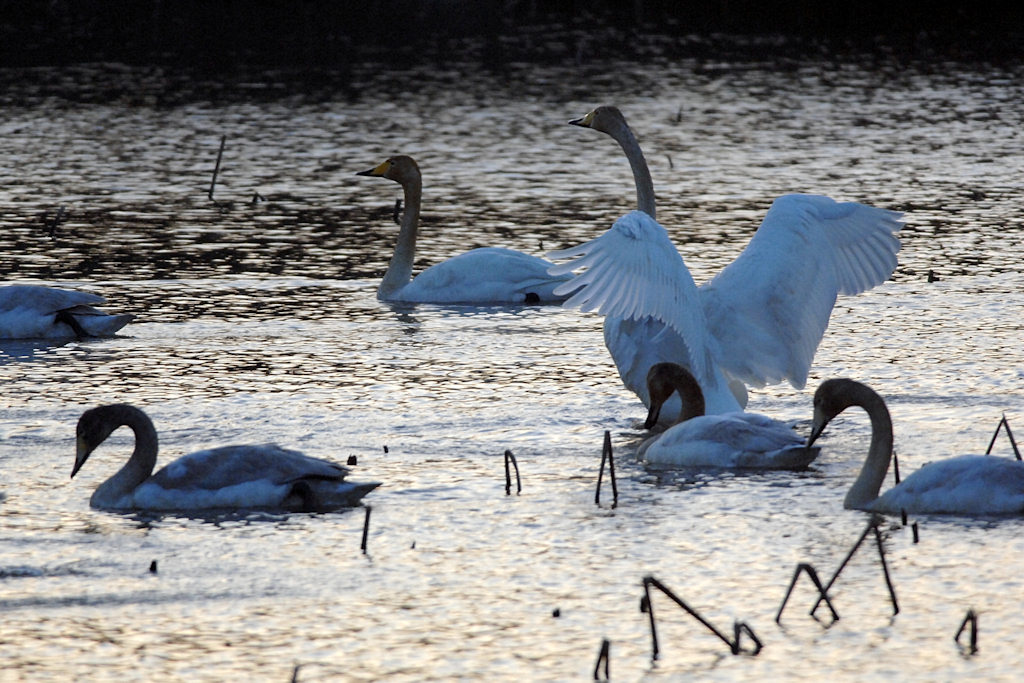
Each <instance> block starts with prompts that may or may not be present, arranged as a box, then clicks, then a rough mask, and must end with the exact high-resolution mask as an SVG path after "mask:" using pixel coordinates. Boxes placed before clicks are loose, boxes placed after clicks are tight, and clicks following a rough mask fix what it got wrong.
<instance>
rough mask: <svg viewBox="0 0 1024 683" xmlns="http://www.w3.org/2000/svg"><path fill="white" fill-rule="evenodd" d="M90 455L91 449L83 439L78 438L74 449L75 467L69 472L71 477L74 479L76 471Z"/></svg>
mask: <svg viewBox="0 0 1024 683" xmlns="http://www.w3.org/2000/svg"><path fill="white" fill-rule="evenodd" d="M90 453H92V448H90V447H89V444H88V442H86V440H85V438H84V437H81V436H80V437H78V440H77V441H76V448H75V466H74V468H72V470H71V477H72V478H74V476H75V475H76V474H78V470H80V469H82V465H84V464H85V461H86V460H88V459H89V454H90Z"/></svg>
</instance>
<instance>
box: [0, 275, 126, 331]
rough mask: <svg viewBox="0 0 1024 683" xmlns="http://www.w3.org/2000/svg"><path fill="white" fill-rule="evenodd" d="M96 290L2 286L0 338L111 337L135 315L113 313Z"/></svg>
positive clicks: (40, 286)
mask: <svg viewBox="0 0 1024 683" xmlns="http://www.w3.org/2000/svg"><path fill="white" fill-rule="evenodd" d="M104 302H105V299H104V298H103V297H101V296H99V295H97V294H91V293H89V292H81V291H77V290H73V289H59V288H57V287H44V286H42V285H7V286H5V287H0V339H75V338H78V339H83V338H86V337H110V336H113V335H114V334H115V333H116V332H117V331H118V330H120V329H121V328H122V327H124V326H125V325H127V324H128V323H129V322H130V321H131V320H132V319H133V318H134V317H135V316H133V315H130V314H127V313H122V314H117V315H111V314H107V313H104V312H103V311H101V310H99V309H98V308H96V306H98V305H100V304H102V303H104Z"/></svg>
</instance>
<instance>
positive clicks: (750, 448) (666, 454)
mask: <svg viewBox="0 0 1024 683" xmlns="http://www.w3.org/2000/svg"><path fill="white" fill-rule="evenodd" d="M647 385H648V393H649V394H650V397H651V407H650V410H649V412H648V413H647V422H646V423H645V424H644V426H645V427H646V428H647V429H650V428H652V427H654V426H655V425H656V424H657V422H658V413H659V411H660V410H661V407H662V405H664V403H665V401H666V400H667V399H668V397H669V396H671V395H672V394H674V393H678V394H679V395H680V396H681V397H682V402H683V409H682V412H681V413H680V415H679V419H678V421H677V422H676V424H674V425H673V426H671V427H669V428H668V429H667V430H665V431H664V432H662V433H661V434H657V435H655V436H653V437H651V438H650V439H648V440H646V441H644V443H643V444H641V445H640V448H639V449H638V451H637V455H638V456H640V457H641V458H643V459H644V460H645V461H647V462H648V463H651V464H655V465H667V466H674V467H717V468H723V469H726V468H728V469H742V468H749V469H785V470H791V469H803V468H805V467H807V466H808V465H809V464H810V463H811V462H812V461H813V460H814V459H815V458H816V457H818V453H819V452H820V450H821V449H820V448H818V447H817V446H815V447H813V448H810V447H808V446H807V445H806V444H805V442H804V440H803V439H802V438H801V437H800V435H799V434H797V433H796V432H795V431H793V429H792V427H790V425H787V424H786V423H784V422H781V421H779V420H773V419H772V418H770V417H766V416H764V415H758V414H757V413H744V412H738V413H724V414H721V415H705V414H704V395H703V393H702V392H701V389H700V385H699V384H698V383H697V380H696V379H695V378H694V376H693V374H692V373H690V371H689V370H687V369H686V368H684V367H683V366H681V365H679V364H677V363H658V364H656V365H654V366H653V367H651V369H650V371H649V372H648V373H647Z"/></svg>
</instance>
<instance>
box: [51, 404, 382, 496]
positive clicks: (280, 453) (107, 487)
mask: <svg viewBox="0 0 1024 683" xmlns="http://www.w3.org/2000/svg"><path fill="white" fill-rule="evenodd" d="M122 425H126V426H128V427H130V428H131V429H132V431H133V432H135V450H134V451H133V452H132V455H131V458H130V459H129V460H128V462H127V464H125V465H124V467H122V468H121V469H120V470H118V472H117V473H116V474H114V475H113V476H112V477H110V478H109V479H107V480H106V481H105V482H103V483H102V484H100V485H99V486H98V487H96V491H95V492H93V494H92V497H91V498H90V499H89V504H90V505H91V506H92V507H94V508H102V509H111V510H154V511H195V510H238V509H246V510H248V509H258V510H284V511H326V510H332V509H336V508H341V507H348V506H352V505H356V504H357V503H358V502H359V500H360V499H361V498H362V497H363V496H364V495H366V494H367V493H369V492H370V491H372V490H373V489H375V488H376V487H377V486H379V485H380V484H379V483H377V482H372V483H367V484H360V483H355V482H348V481H345V476H346V475H347V474H348V469H347V468H345V467H342V466H341V465H338V464H336V463H333V462H330V461H328V460H321V459H319V458H312V457H309V456H307V455H303V454H302V453H299V452H298V451H290V450H285V449H284V448H279V447H278V446H275V445H272V444H263V445H258V446H251V445H247V446H224V447H221V448H212V449H209V450H202V451H196V452H195V453H190V454H188V455H184V456H182V457H180V458H178V459H177V460H175V461H173V462H172V463H170V464H169V465H167V466H165V467H163V468H162V469H161V470H160V471H159V472H157V473H156V474H152V472H153V467H154V466H155V465H156V455H157V435H156V428H155V427H154V426H153V422H152V421H151V420H150V419H149V417H148V416H147V415H146V414H145V413H144V412H142V411H141V410H139V409H138V408H136V407H134V406H131V405H128V404H125V403H120V404H113V405H105V406H100V407H98V408H91V409H89V410H87V411H85V412H84V413H83V414H82V416H81V417H80V418H79V420H78V427H77V430H76V431H77V454H76V456H75V467H74V469H72V470H71V476H72V477H74V476H75V475H76V474H77V473H78V470H80V469H81V468H82V465H84V464H85V461H86V460H87V459H88V458H89V455H90V454H91V453H92V452H93V450H95V449H96V447H97V446H99V445H100V444H101V443H103V441H104V440H105V439H106V438H107V437H108V436H110V434H111V433H112V432H113V431H114V430H115V429H117V428H118V427H121V426H122Z"/></svg>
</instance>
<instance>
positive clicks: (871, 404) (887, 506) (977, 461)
mask: <svg viewBox="0 0 1024 683" xmlns="http://www.w3.org/2000/svg"><path fill="white" fill-rule="evenodd" d="M850 406H860V407H861V408H863V409H864V410H865V411H867V414H868V417H870V418H871V446H870V447H869V450H868V456H867V459H866V460H865V461H864V465H863V467H861V470H860V474H859V475H857V480H856V481H854V483H853V485H852V486H851V487H850V490H849V491H848V492H847V494H846V500H845V501H844V502H843V506H844V507H846V508H847V509H857V510H869V511H871V512H881V513H886V514H893V515H895V514H900V511H906V512H907V513H911V514H958V515H997V514H1020V513H1024V462H1021V461H1019V460H1010V459H1008V458H999V457H996V456H994V455H960V456H956V457H953V458H948V459H945V460H937V461H935V462H931V463H928V464H927V465H925V466H923V467H922V468H921V469H919V470H918V471H916V472H914V473H913V474H911V475H910V476H909V477H907V478H906V479H904V480H903V481H901V482H900V483H899V484H897V485H896V486H894V487H893V488H891V489H889V490H888V491H886V492H885V493H884V494H882V495H881V496H879V495H878V491H879V489H880V488H881V487H882V481H883V480H884V479H885V474H886V472H887V471H888V469H889V461H890V460H891V459H892V444H893V436H892V419H891V418H890V417H889V409H888V408H887V407H886V405H885V401H884V400H883V399H882V397H881V396H879V395H878V394H877V393H875V391H874V390H872V389H871V388H869V387H867V386H865V385H864V384H861V383H860V382H855V381H853V380H851V379H830V380H826V381H824V382H822V384H821V386H819V387H818V390H817V391H816V392H815V393H814V423H813V425H812V427H811V435H810V438H809V439H808V444H812V443H814V441H815V440H816V439H817V438H818V437H819V436H821V433H822V432H823V431H824V430H825V427H826V425H828V423H829V421H830V420H831V419H832V418H834V417H835V416H836V415H838V414H839V413H841V412H843V411H844V410H846V409H847V408H849V407H850Z"/></svg>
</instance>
